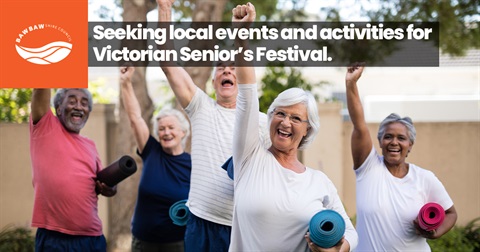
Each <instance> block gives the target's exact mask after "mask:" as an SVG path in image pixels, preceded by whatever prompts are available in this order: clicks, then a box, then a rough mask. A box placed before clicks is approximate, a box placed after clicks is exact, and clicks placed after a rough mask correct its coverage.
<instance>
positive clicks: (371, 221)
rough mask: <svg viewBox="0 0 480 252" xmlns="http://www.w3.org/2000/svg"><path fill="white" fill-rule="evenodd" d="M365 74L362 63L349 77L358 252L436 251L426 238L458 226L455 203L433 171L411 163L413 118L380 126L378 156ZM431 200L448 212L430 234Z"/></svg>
mask: <svg viewBox="0 0 480 252" xmlns="http://www.w3.org/2000/svg"><path fill="white" fill-rule="evenodd" d="M362 72H363V66H361V65H359V64H356V65H353V66H351V67H349V68H348V71H347V74H346V77H345V84H346V90H347V104H348V112H349V114H350V118H351V120H352V123H353V132H352V158H353V166H354V167H353V169H354V170H355V175H356V179H357V230H358V235H359V244H358V247H357V251H430V247H429V246H428V243H427V241H426V239H425V238H428V239H436V238H439V237H440V236H442V235H444V234H445V233H446V232H448V230H450V229H451V228H452V227H453V225H454V224H455V221H456V219H457V212H456V210H455V207H454V206H453V201H452V199H451V198H450V196H449V195H448V193H447V191H446V190H445V187H444V186H443V185H442V183H441V182H440V181H439V180H438V178H437V177H436V176H435V175H434V174H433V173H432V172H430V171H428V170H425V169H422V168H420V167H418V166H416V165H414V164H411V163H407V162H406V158H407V156H408V153H409V152H410V151H411V149H412V147H413V144H414V142H415V137H416V131H415V127H414V126H413V122H412V120H411V119H410V118H409V117H404V118H402V117H400V116H399V115H397V114H390V115H389V116H387V118H385V119H384V120H383V121H382V122H381V123H380V129H379V131H378V134H377V138H378V142H379V144H380V148H381V149H382V156H381V155H379V154H377V152H376V151H375V148H374V147H373V143H372V140H371V138H370V133H369V131H368V127H367V123H366V122H365V118H364V115H363V107H362V104H361V101H360V96H359V94H358V89H357V81H358V79H359V78H360V76H361V75H362ZM430 202H435V203H437V204H439V205H441V206H442V207H443V208H444V209H445V220H444V221H443V223H442V224H441V225H440V226H439V227H438V228H436V229H434V230H431V231H425V230H423V229H422V228H420V227H419V223H418V221H417V215H418V213H419V210H420V209H421V208H422V206H424V205H425V204H427V203H430Z"/></svg>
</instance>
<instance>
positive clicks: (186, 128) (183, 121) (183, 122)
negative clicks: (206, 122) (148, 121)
mask: <svg viewBox="0 0 480 252" xmlns="http://www.w3.org/2000/svg"><path fill="white" fill-rule="evenodd" d="M166 116H175V117H176V118H177V120H178V122H179V123H180V128H181V129H182V131H183V132H184V133H185V136H184V137H183V138H182V147H183V148H185V146H186V144H187V139H188V136H190V122H189V121H188V119H187V118H186V117H185V115H184V114H183V113H182V112H181V111H180V110H178V109H171V108H167V109H162V110H160V111H159V112H158V113H157V114H156V115H155V117H154V120H153V132H154V136H156V137H158V120H160V119H162V118H164V117H166Z"/></svg>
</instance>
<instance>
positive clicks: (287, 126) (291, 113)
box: [270, 103, 309, 153]
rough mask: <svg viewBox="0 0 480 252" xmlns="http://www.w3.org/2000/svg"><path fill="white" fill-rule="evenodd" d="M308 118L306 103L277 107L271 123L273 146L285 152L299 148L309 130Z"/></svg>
mask: <svg viewBox="0 0 480 252" xmlns="http://www.w3.org/2000/svg"><path fill="white" fill-rule="evenodd" d="M307 119H308V116H307V107H306V106H305V104H304V103H297V104H295V105H291V106H286V107H277V108H275V110H274V111H273V116H272V121H271V123H270V139H271V140H272V147H273V148H274V149H275V150H278V151H280V152H285V153H287V152H289V151H292V150H293V151H296V150H298V146H299V144H300V141H302V139H303V137H305V136H306V135H307V132H308V127H309V125H308V122H306V121H307Z"/></svg>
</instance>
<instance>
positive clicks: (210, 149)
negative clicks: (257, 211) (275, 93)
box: [185, 88, 267, 226]
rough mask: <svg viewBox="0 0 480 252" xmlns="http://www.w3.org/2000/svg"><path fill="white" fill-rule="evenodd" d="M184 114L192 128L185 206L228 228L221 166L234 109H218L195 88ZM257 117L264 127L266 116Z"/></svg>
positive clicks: (228, 201) (229, 184) (226, 181)
mask: <svg viewBox="0 0 480 252" xmlns="http://www.w3.org/2000/svg"><path fill="white" fill-rule="evenodd" d="M257 111H258V110H257ZM185 112H186V113H187V115H188V116H189V118H190V123H191V126H192V153H191V155H192V174H191V181H190V192H189V195H188V202H187V204H186V205H187V206H188V208H189V210H190V211H191V212H192V213H193V214H195V215H196V216H198V217H200V218H202V219H205V220H208V221H211V222H214V223H218V224H221V225H226V226H231V225H232V212H233V181H232V180H231V179H230V178H229V177H228V175H227V172H226V171H225V170H223V169H222V167H221V166H222V164H223V163H225V161H227V159H228V158H229V157H230V156H232V136H233V127H234V123H235V109H228V108H224V107H222V106H220V105H218V104H217V102H215V100H213V99H212V98H210V97H209V96H208V95H207V94H205V92H203V91H202V90H201V89H200V88H197V90H196V92H195V95H194V96H193V98H192V101H191V102H190V103H189V104H188V106H187V107H186V108H185ZM257 115H260V117H261V119H260V121H261V122H262V123H263V125H266V121H267V119H266V115H265V114H263V113H258V112H257ZM258 127H259V124H258V123H257V130H258ZM262 132H265V130H262Z"/></svg>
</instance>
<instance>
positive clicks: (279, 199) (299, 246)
mask: <svg viewBox="0 0 480 252" xmlns="http://www.w3.org/2000/svg"><path fill="white" fill-rule="evenodd" d="M233 14H234V18H233V21H235V22H240V23H241V22H249V21H253V20H254V19H255V9H254V7H253V5H251V4H247V5H242V6H237V7H236V8H235V9H234V10H233ZM237 24H238V23H237ZM237 63H238V62H237ZM240 63H242V62H240ZM239 65H240V64H239ZM239 65H238V66H237V80H238V83H239V87H238V89H239V92H238V97H237V110H236V124H235V130H234V132H235V133H236V134H235V135H234V146H233V161H234V173H235V176H234V177H235V178H234V185H235V186H234V212H233V225H232V236H231V243H230V251H308V250H309V248H310V249H311V250H313V251H321V248H319V247H316V246H315V245H314V244H313V243H311V242H310V240H309V237H308V234H307V231H308V225H309V222H310V219H311V218H312V217H313V216H314V215H315V214H316V213H317V212H319V211H321V210H324V209H332V210H335V211H337V212H338V213H340V214H341V215H342V217H343V219H344V220H345V223H346V232H345V237H344V239H342V240H341V241H340V242H339V243H338V244H337V245H336V247H334V248H333V249H335V250H336V251H338V250H339V249H340V248H341V250H342V251H348V250H349V249H350V248H353V247H355V246H356V243H357V233H356V231H355V229H354V227H353V225H352V223H351V221H350V219H349V217H348V216H347V214H346V212H345V209H344V208H343V205H342V202H341V200H340V198H339V196H338V194H337V190H336V188H335V186H334V185H333V183H332V182H331V181H330V179H328V177H327V176H326V175H325V174H324V173H322V172H321V171H318V170H314V169H311V168H309V167H306V166H305V165H304V164H302V163H301V162H300V161H299V160H298V158H297V155H298V151H299V150H301V149H304V148H306V147H307V146H308V144H309V143H311V142H312V141H313V139H314V138H315V136H316V135H317V133H318V129H319V125H320V122H319V117H318V112H317V105H316V101H315V99H314V97H313V96H312V95H311V94H310V93H309V92H306V91H304V90H302V89H299V88H291V89H288V90H286V91H284V92H282V93H281V94H279V95H278V97H277V98H276V99H275V100H274V102H273V103H272V105H271V106H270V108H269V110H268V122H269V128H270V138H271V142H272V145H271V146H270V147H269V148H268V149H267V148H265V147H264V144H263V143H262V141H261V137H260V135H261V134H260V132H259V129H258V126H255V125H258V120H259V119H258V110H259V102H258V95H257V85H256V84H253V83H255V82H256V79H255V71H254V69H253V67H247V66H239ZM242 83H243V84H242ZM245 83H249V84H245Z"/></svg>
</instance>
